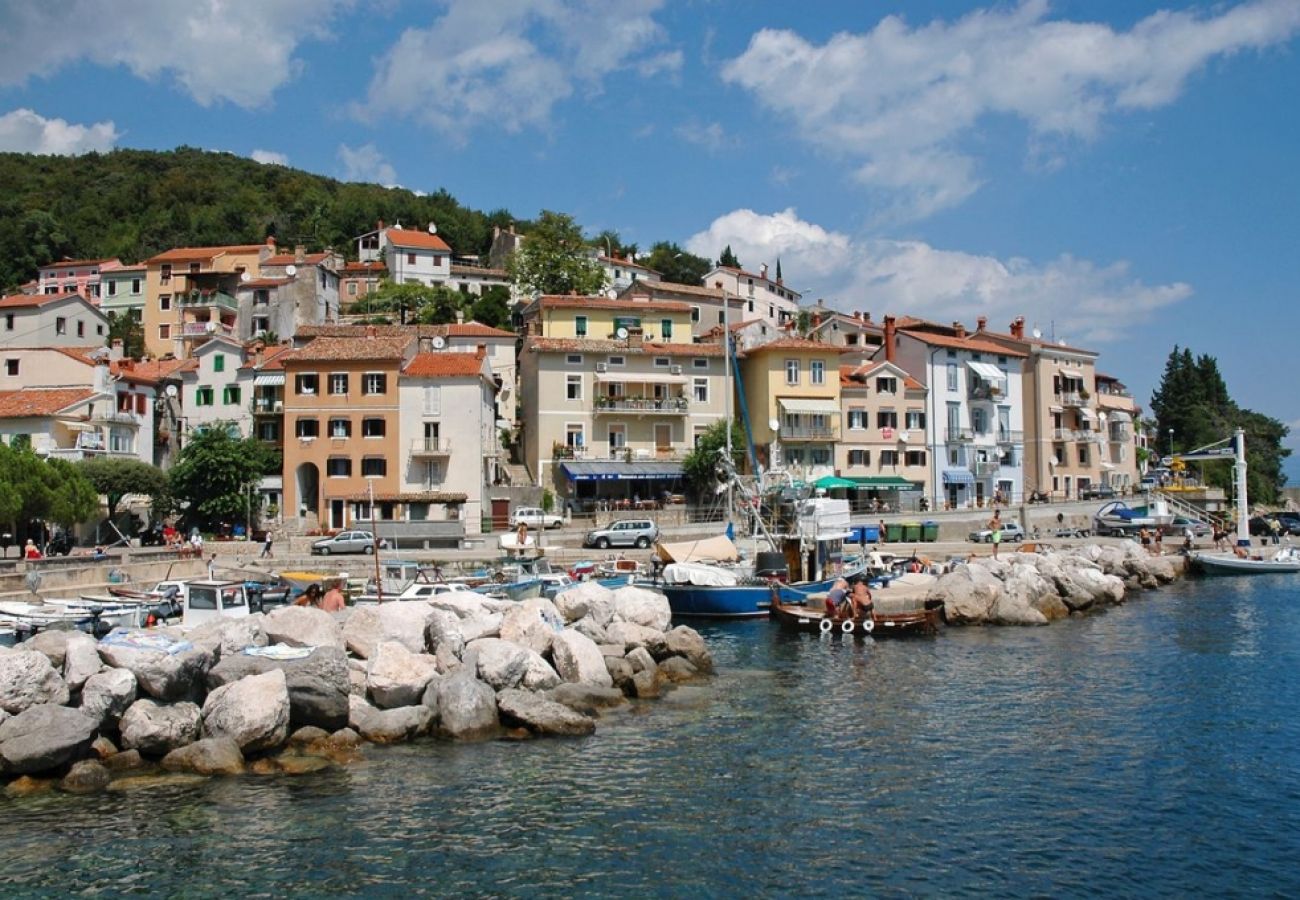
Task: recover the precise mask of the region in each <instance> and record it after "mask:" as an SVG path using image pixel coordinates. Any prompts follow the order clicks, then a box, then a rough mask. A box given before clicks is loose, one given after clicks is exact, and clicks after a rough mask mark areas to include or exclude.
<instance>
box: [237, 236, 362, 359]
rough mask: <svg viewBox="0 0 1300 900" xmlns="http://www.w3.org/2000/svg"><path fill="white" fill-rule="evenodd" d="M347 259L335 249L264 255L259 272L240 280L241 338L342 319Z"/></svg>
mask: <svg viewBox="0 0 1300 900" xmlns="http://www.w3.org/2000/svg"><path fill="white" fill-rule="evenodd" d="M342 267H343V258H342V257H341V256H339V255H338V254H336V253H335V252H334V251H332V250H326V251H324V252H322V253H307V252H306V250H305V249H304V248H303V247H302V246H301V245H299V246H297V247H295V248H294V252H293V253H275V254H271V255H270V256H267V257H265V258H264V259H262V261H261V264H260V265H259V268H258V275H257V277H253V278H248V279H240V280H239V281H238V282H235V299H236V301H237V303H238V307H239V310H238V317H237V319H236V329H235V331H236V335H235V336H236V337H238V339H239V340H245V341H246V340H253V339H257V338H263V337H265V336H266V335H268V334H272V335H291V334H294V333H295V332H296V331H297V330H298V328H299V327H301V326H303V325H320V324H325V323H329V322H335V321H337V320H338V315H339V298H340V295H339V284H340V279H339V269H341V268H342Z"/></svg>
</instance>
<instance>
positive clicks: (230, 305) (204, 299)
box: [176, 291, 239, 310]
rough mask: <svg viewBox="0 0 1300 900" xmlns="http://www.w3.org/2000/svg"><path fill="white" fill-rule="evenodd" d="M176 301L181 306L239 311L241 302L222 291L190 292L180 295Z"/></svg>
mask: <svg viewBox="0 0 1300 900" xmlns="http://www.w3.org/2000/svg"><path fill="white" fill-rule="evenodd" d="M176 299H177V300H178V301H179V303H180V305H181V306H188V307H196V306H197V307H204V306H218V307H221V308H222V309H230V310H238V309H239V301H238V300H236V299H235V298H234V297H232V296H230V295H229V294H226V293H223V292H221V291H190V292H189V293H187V294H179V295H178V296H177V298H176Z"/></svg>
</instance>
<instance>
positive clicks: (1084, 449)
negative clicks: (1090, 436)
mask: <svg viewBox="0 0 1300 900" xmlns="http://www.w3.org/2000/svg"><path fill="white" fill-rule="evenodd" d="M1087 464H1088V445H1087V444H1080V445H1079V465H1081V466H1086V465H1087Z"/></svg>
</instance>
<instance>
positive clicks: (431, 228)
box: [429, 222, 438, 234]
mask: <svg viewBox="0 0 1300 900" xmlns="http://www.w3.org/2000/svg"><path fill="white" fill-rule="evenodd" d="M437 233H438V226H437V225H435V224H433V223H432V222H430V223H429V234H437Z"/></svg>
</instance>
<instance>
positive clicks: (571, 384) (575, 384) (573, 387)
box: [564, 375, 582, 400]
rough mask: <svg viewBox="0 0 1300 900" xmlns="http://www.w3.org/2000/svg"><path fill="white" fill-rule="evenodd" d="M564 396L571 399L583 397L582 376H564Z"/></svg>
mask: <svg viewBox="0 0 1300 900" xmlns="http://www.w3.org/2000/svg"><path fill="white" fill-rule="evenodd" d="M564 396H565V398H566V399H569V400H581V399H582V376H581V375H565V376H564Z"/></svg>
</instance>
